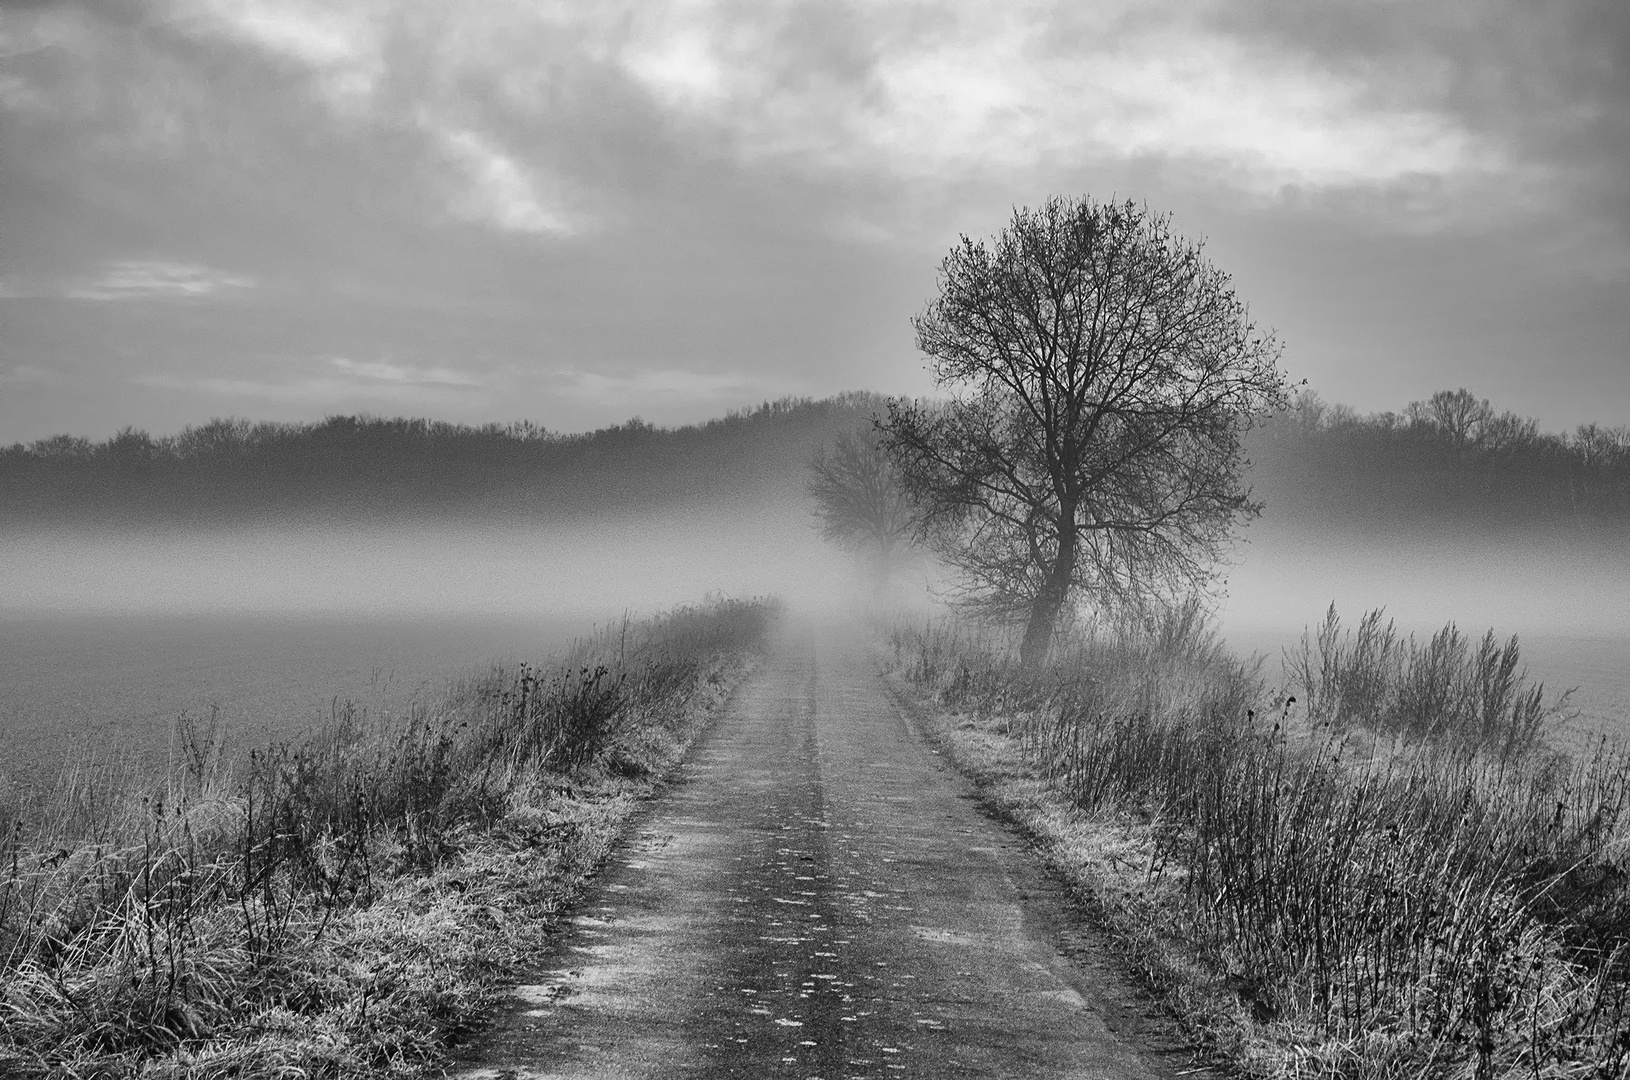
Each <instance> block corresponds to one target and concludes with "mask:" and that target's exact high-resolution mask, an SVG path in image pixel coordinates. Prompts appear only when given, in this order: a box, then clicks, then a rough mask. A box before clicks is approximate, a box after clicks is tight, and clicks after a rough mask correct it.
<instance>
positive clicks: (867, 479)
mask: <svg viewBox="0 0 1630 1080" xmlns="http://www.w3.org/2000/svg"><path fill="white" fill-rule="evenodd" d="M809 471H810V478H809V493H810V495H812V496H813V497H814V499H815V516H816V517H817V518H819V519H820V522H821V535H823V536H825V537H826V538H827V539H828V540H832V541H835V542H836V543H837V544H839V545H840V546H841V547H844V548H846V549H848V550H850V551H854V552H858V553H860V554H862V555H863V556H865V557H866V558H867V559H869V560H870V562H871V564H872V572H873V578H872V585H873V589H874V591H875V592H877V593H878V594H880V595H881V594H882V593H883V592H885V591H886V590H887V588H888V586H889V582H890V580H891V579H892V578H893V576H894V572H895V570H896V568H897V567H898V565H899V562H900V558H901V556H902V555H903V554H904V553H905V551H906V550H907V549H908V548H909V547H910V546H911V545H912V538H913V536H914V535H915V533H916V519H915V516H914V514H913V512H912V507H911V503H910V501H909V499H908V498H907V496H906V492H905V486H904V484H903V483H902V480H901V477H900V473H899V470H898V469H897V468H896V467H895V464H894V461H893V460H892V459H891V458H890V457H889V454H888V451H887V450H886V449H885V448H884V447H883V445H882V441H881V436H880V434H879V432H878V431H877V429H876V428H875V427H874V426H873V425H871V424H868V425H867V426H866V427H864V428H861V429H858V430H854V431H842V432H839V433H838V436H837V438H836V439H834V440H833V443H832V446H831V448H830V449H827V448H822V449H821V450H819V451H817V452H816V454H815V457H814V460H812V461H811V462H810V464H809Z"/></svg>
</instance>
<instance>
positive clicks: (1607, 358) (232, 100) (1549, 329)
mask: <svg viewBox="0 0 1630 1080" xmlns="http://www.w3.org/2000/svg"><path fill="white" fill-rule="evenodd" d="M1050 194H1091V195H1093V196H1095V197H1099V198H1107V197H1110V196H1112V195H1113V196H1120V197H1131V198H1133V199H1137V200H1143V201H1147V202H1148V203H1149V204H1150V205H1151V206H1152V207H1154V208H1155V209H1158V210H1169V211H1171V212H1172V213H1173V215H1174V223H1175V225H1176V228H1177V229H1178V231H1180V232H1182V233H1185V234H1187V235H1190V236H1194V237H1204V238H1206V240H1207V251H1208V253H1209V255H1210V256H1211V258H1212V259H1213V260H1214V261H1215V262H1216V263H1217V264H1218V265H1220V266H1221V267H1222V268H1223V269H1225V270H1227V271H1228V272H1229V273H1231V274H1232V275H1233V277H1234V279H1235V283H1236V286H1237V288H1238V290H1239V292H1240V294H1241V295H1242V296H1243V297H1244V298H1245V299H1246V300H1247V302H1248V303H1249V304H1250V305H1251V309H1252V313H1253V315H1254V316H1255V318H1256V319H1257V320H1258V321H1259V322H1261V323H1264V324H1267V325H1270V326H1272V327H1274V328H1275V329H1276V330H1277V331H1278V332H1279V335H1280V337H1281V339H1282V340H1283V342H1284V345H1285V365H1286V367H1287V369H1288V371H1289V372H1290V373H1291V374H1292V375H1293V376H1294V377H1296V378H1299V379H1300V378H1306V379H1307V380H1308V381H1309V383H1310V385H1311V386H1313V387H1314V388H1315V389H1317V390H1318V391H1319V392H1320V393H1321V394H1323V395H1324V396H1325V397H1326V398H1329V399H1332V400H1337V401H1345V402H1348V403H1350V404H1353V405H1355V406H1357V407H1359V408H1360V409H1363V410H1371V409H1383V408H1400V407H1402V406H1403V405H1404V404H1405V403H1406V402H1408V401H1409V400H1411V399H1412V398H1419V397H1424V396H1426V395H1427V394H1429V393H1431V392H1432V391H1433V390H1437V389H1443V388H1453V387H1457V386H1466V387H1469V388H1470V389H1472V390H1473V391H1475V392H1476V393H1478V394H1479V395H1482V396H1487V397H1490V398H1492V399H1493V400H1494V402H1495V404H1496V405H1498V406H1501V407H1505V408H1512V409H1515V410H1517V411H1519V412H1523V413H1526V414H1530V415H1534V416H1537V417H1538V418H1539V419H1540V420H1541V422H1542V425H1543V426H1545V427H1547V428H1550V429H1558V428H1564V427H1571V426H1572V425H1574V424H1576V423H1579V422H1581V421H1585V420H1599V421H1603V422H1607V423H1612V424H1624V423H1630V4H1626V3H1625V2H1624V0H1594V2H1583V0H1557V2H1550V0H1547V2H1543V3H1540V2H1533V0H1345V2H1343V0H1335V2H1327V3H1326V2H1321V3H1317V4H1308V3H1306V2H1304V0H1237V2H1236V0H1219V2H1215V3H1206V2H1196V0H1173V2H1169V3H1162V2H1138V3H1110V2H1106V3H1093V2H1085V0H1074V2H1062V3H1029V2H1020V0H1003V2H1001V3H992V2H991V0H970V2H954V0H953V2H886V0H865V2H850V3H845V2H841V0H824V2H811V3H797V2H776V0H740V2H710V0H676V2H662V0H637V2H633V3H618V2H615V0H584V2H570V0H564V2H549V0H460V2H457V3H450V2H448V0H173V2H170V0H150V2H146V3H142V2H140V0H137V2H118V3H115V2H111V0H109V2H101V3H84V4H70V3H17V2H16V0H7V2H5V3H0V443H9V442H12V441H16V440H30V439H35V438H39V437H43V436H46V435H50V434H54V433H58V432H71V433H75V434H82V435H88V436H92V437H96V438H102V437H105V436H107V435H108V434H110V433H112V432H113V431H114V430H116V429H118V428H120V427H122V426H124V425H127V424H128V425H135V426H137V427H141V428H145V429H147V430H149V431H152V432H154V433H170V432H174V431H177V430H179V429H181V428H182V427H183V426H185V425H187V424H190V423H200V422H202V421H205V420H207V419H209V418H211V417H215V416H227V415H233V416H245V417H250V418H253V419H262V418H272V419H317V418H320V417H322V416H324V415H327V414H331V413H337V412H356V411H368V412H372V413H376V414H386V415H396V414H407V415H418V416H433V417H438V418H445V419H451V420H461V421H470V422H485V421H489V420H499V421H507V420H513V419H522V418H528V419H532V420H535V421H538V422H540V423H543V424H544V425H546V426H548V427H550V428H555V429H566V430H581V429H586V428H592V427H596V426H601V425H604V424H608V423H614V422H618V421H621V420H623V419H626V418H628V417H630V416H633V415H636V414H637V415H640V416H642V417H644V418H645V419H647V420H651V421H655V422H659V423H679V422H686V421H691V420H697V419H702V418H705V417H709V416H715V415H719V414H721V413H723V412H724V411H726V410H727V409H731V408H739V407H742V406H747V405H752V404H756V403H757V402H759V401H762V400H764V399H767V398H776V397H780V396H783V395H787V394H809V395H825V394H829V393H833V392H836V391H840V390H845V389H855V388H867V389H873V390H879V391H883V392H890V393H921V392H925V391H927V390H928V389H929V384H928V381H927V377H926V375H925V374H924V371H923V365H922V360H921V358H920V357H919V356H917V355H916V354H915V353H914V350H913V347H912V337H911V328H910V324H909V319H910V316H911V315H912V314H914V313H915V312H917V311H918V310H920V309H921V307H922V306H923V304H924V302H925V301H926V300H927V299H928V298H929V297H930V296H931V295H932V294H933V291H934V288H935V272H936V267H937V264H938V261H939V259H940V258H941V257H942V256H943V254H944V253H945V251H946V250H947V249H948V248H949V247H950V245H951V244H952V243H953V242H954V241H955V240H956V238H957V237H958V235H959V234H962V233H966V234H969V235H972V236H988V235H990V234H992V233H994V232H995V231H997V230H998V229H1000V228H1001V227H1002V225H1003V224H1004V223H1005V221H1006V219H1007V218H1008V217H1009V215H1010V214H1011V212H1012V208H1013V207H1014V206H1016V205H1026V204H1031V205H1033V204H1035V203H1038V202H1039V201H1041V200H1042V199H1044V198H1045V197H1047V196H1048V195H1050Z"/></svg>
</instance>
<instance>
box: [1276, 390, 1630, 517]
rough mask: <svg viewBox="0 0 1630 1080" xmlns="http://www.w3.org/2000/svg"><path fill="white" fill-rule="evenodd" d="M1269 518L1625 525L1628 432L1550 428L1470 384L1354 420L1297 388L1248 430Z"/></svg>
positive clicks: (1628, 513) (1629, 497) (1629, 508)
mask: <svg viewBox="0 0 1630 1080" xmlns="http://www.w3.org/2000/svg"><path fill="white" fill-rule="evenodd" d="M1248 450H1249V453H1250V456H1251V459H1252V463H1253V467H1252V469H1251V478H1252V482H1253V484H1254V486H1255V494H1256V495H1257V496H1258V497H1259V498H1261V499H1262V500H1263V501H1264V502H1266V503H1267V504H1268V507H1269V513H1271V514H1273V515H1275V516H1276V517H1291V518H1299V519H1302V520H1319V521H1324V522H1328V523H1332V524H1340V525H1343V526H1345V527H1354V526H1358V527H1362V526H1364V525H1366V524H1369V525H1373V526H1375V527H1377V528H1388V529H1391V528H1396V527H1398V526H1399V525H1405V524H1419V525H1432V524H1450V523H1459V524H1468V525H1469V524H1476V525H1478V526H1480V527H1483V528H1501V527H1529V526H1535V525H1550V526H1564V527H1587V528H1588V527H1590V526H1592V525H1608V526H1614V527H1622V526H1624V525H1626V524H1630V427H1603V426H1601V425H1598V424H1584V425H1581V426H1579V427H1578V428H1576V429H1575V430H1574V431H1572V432H1571V433H1550V432H1543V431H1541V430H1540V429H1539V424H1538V422H1537V421H1535V420H1532V419H1530V418H1527V417H1523V416H1519V415H1517V414H1515V413H1512V412H1506V411H1497V410H1496V409H1495V408H1494V406H1493V405H1491V404H1490V403H1489V401H1488V400H1487V399H1484V398H1479V397H1477V396H1476V395H1474V394H1472V393H1471V392H1470V391H1469V390H1466V389H1459V390H1443V391H1439V392H1438V393H1435V394H1433V395H1432V396H1431V397H1430V398H1428V399H1426V400H1425V401H1415V402H1411V403H1410V404H1409V405H1408V406H1407V407H1406V408H1405V409H1404V411H1403V412H1401V413H1400V412H1381V413H1374V414H1371V415H1367V416H1365V415H1360V414H1359V413H1357V412H1356V411H1354V410H1353V409H1351V408H1349V407H1348V406H1345V405H1332V404H1328V403H1326V402H1325V401H1323V400H1321V399H1320V398H1319V396H1318V395H1317V394H1315V393H1312V392H1303V393H1302V394H1300V395H1299V396H1298V397H1297V398H1296V399H1295V400H1294V401H1293V402H1292V405H1291V407H1290V408H1289V409H1286V410H1284V411H1282V412H1280V413H1278V414H1276V415H1274V416H1273V417H1270V418H1269V419H1268V420H1266V421H1265V422H1263V423H1262V424H1260V425H1259V427H1258V428H1257V429H1256V431H1254V432H1253V433H1252V435H1251V437H1250V440H1249V443H1248Z"/></svg>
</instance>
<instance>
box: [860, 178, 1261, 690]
mask: <svg viewBox="0 0 1630 1080" xmlns="http://www.w3.org/2000/svg"><path fill="white" fill-rule="evenodd" d="M913 325H914V326H915V327H916V331H917V346H918V348H919V349H921V350H922V351H923V352H924V353H926V354H927V355H928V357H929V358H930V361H931V364H930V370H931V371H932V373H933V376H934V380H935V383H936V385H938V386H939V387H940V388H941V389H943V390H949V391H950V398H949V400H948V401H945V402H944V403H943V404H939V405H921V404H917V405H911V404H902V403H892V404H891V405H890V406H889V415H888V418H887V420H885V421H884V422H883V424H882V428H883V431H884V435H885V445H886V446H887V448H888V449H889V451H890V453H891V454H892V456H893V457H894V458H895V460H896V461H897V462H898V463H899V465H900V470H901V473H902V475H903V476H904V478H905V483H906V487H907V489H908V492H909V494H910V496H911V497H912V499H913V501H914V502H915V503H916V504H917V506H918V507H919V509H920V512H921V514H922V522H923V529H924V531H925V533H926V534H927V536H928V537H929V539H930V540H931V541H932V542H933V544H934V546H935V547H936V548H937V549H938V551H939V553H940V555H941V556H942V557H943V558H944V559H945V560H946V561H947V562H948V563H949V564H950V565H951V566H952V567H954V568H956V569H957V570H959V571H960V572H961V574H962V589H963V599H964V600H966V601H968V602H970V603H972V604H975V605H978V606H980V607H982V608H983V609H985V610H986V611H989V612H991V613H993V614H996V615H998V616H1005V617H1009V618H1017V619H1020V620H1022V621H1023V622H1024V624H1025V633H1024V638H1023V642H1022V644H1021V646H1020V656H1021V659H1022V661H1023V662H1024V663H1026V664H1034V663H1037V662H1039V661H1040V660H1041V659H1042V658H1043V657H1044V656H1045V655H1046V653H1047V650H1048V646H1049V645H1050V643H1051V640H1052V635H1053V630H1054V628H1055V627H1056V625H1057V623H1058V619H1059V616H1060V614H1061V613H1062V612H1063V610H1064V608H1065V605H1066V604H1068V603H1070V602H1071V601H1072V600H1073V599H1075V598H1076V597H1077V596H1078V595H1081V594H1084V595H1085V596H1086V597H1087V598H1089V599H1090V600H1091V601H1092V602H1094V603H1095V604H1097V605H1099V606H1100V607H1106V606H1116V605H1136V604H1139V603H1142V602H1143V601H1145V600H1147V599H1150V598H1152V597H1155V596H1159V595H1162V594H1171V593H1174V592H1177V591H1181V590H1185V589H1188V588H1192V587H1194V586H1196V585H1198V584H1201V583H1203V582H1204V581H1206V580H1208V579H1209V575H1210V573H1211V570H1212V568H1213V566H1214V565H1215V562H1216V559H1217V557H1218V555H1219V554H1220V552H1221V547H1222V545H1223V543H1224V542H1225V541H1226V540H1227V538H1228V536H1229V534H1230V531H1231V529H1232V527H1233V525H1234V523H1235V521H1236V520H1238V519H1239V518H1241V517H1242V516H1244V515H1248V514H1251V513H1254V512H1257V511H1259V510H1260V507H1259V506H1257V505H1256V504H1253V503H1252V502H1251V501H1250V499H1249V494H1248V492H1247V491H1246V490H1245V489H1244V488H1243V487H1242V486H1241V482H1240V472H1241V468H1242V465H1243V460H1242V454H1241V445H1240V444H1241V438H1242V436H1243V435H1244V432H1245V430H1246V429H1247V428H1248V427H1249V425H1250V423H1251V420H1252V418H1253V417H1254V416H1256V415H1258V414H1259V413H1262V412H1265V411H1268V410H1271V409H1275V408H1282V407H1284V405H1285V403H1286V393H1287V387H1286V384H1285V379H1284V376H1283V375H1282V374H1281V372H1280V371H1279V368H1278V357H1279V346H1278V344H1277V342H1276V341H1275V340H1274V338H1273V335H1272V334H1271V333H1264V332H1260V331H1258V329H1257V328H1256V327H1255V326H1254V325H1253V324H1252V323H1251V321H1250V319H1249V316H1248V314H1247V312H1246V308H1245V305H1244V304H1243V303H1241V302H1240V301H1239V300H1238V299H1237V298H1236V297H1235V295H1234V291H1233V288H1232V285H1231V283H1230V280H1229V278H1228V275H1226V274H1224V273H1223V272H1222V271H1221V270H1219V269H1217V268H1216V267H1215V266H1213V265H1212V264H1211V262H1210V261H1209V260H1207V259H1206V258H1204V257H1203V256H1202V254H1201V249H1200V245H1199V244H1197V243H1193V242H1190V241H1187V240H1184V239H1182V238H1181V237H1179V236H1176V235H1175V234H1173V232H1172V231H1171V227H1170V219H1169V217H1168V216H1167V215H1162V214H1154V213H1151V212H1150V211H1149V210H1148V209H1147V208H1146V207H1142V206H1137V205H1134V204H1133V203H1130V202H1125V203H1096V202H1094V201H1092V200H1091V199H1089V198H1082V199H1076V200H1066V199H1058V198H1054V199H1050V200H1048V201H1047V202H1046V203H1045V204H1044V205H1043V206H1042V207H1040V208H1039V209H1037V210H1029V209H1022V210H1017V211H1015V212H1014V215H1013V219H1012V221H1011V222H1010V223H1009V225H1008V227H1007V228H1006V229H1004V230H1003V231H1002V232H1001V234H1000V235H998V236H997V237H996V238H995V240H994V241H993V242H992V243H991V244H989V245H987V244H985V243H984V242H977V243H976V242H974V241H972V240H970V239H968V238H967V237H963V238H962V241H961V243H960V244H958V245H957V246H956V247H955V248H953V249H952V250H951V253H950V254H949V255H947V256H946V258H945V260H944V262H942V263H941V265H940V294H939V297H938V298H937V299H935V300H934V301H932V302H931V303H930V304H929V305H928V307H927V308H926V309H925V310H924V311H923V313H922V314H921V315H919V316H918V317H917V318H916V319H914V320H913Z"/></svg>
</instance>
